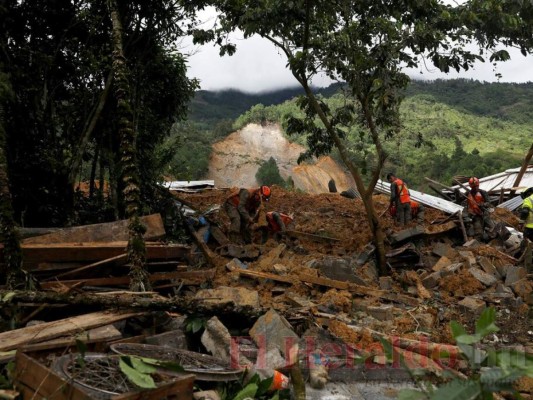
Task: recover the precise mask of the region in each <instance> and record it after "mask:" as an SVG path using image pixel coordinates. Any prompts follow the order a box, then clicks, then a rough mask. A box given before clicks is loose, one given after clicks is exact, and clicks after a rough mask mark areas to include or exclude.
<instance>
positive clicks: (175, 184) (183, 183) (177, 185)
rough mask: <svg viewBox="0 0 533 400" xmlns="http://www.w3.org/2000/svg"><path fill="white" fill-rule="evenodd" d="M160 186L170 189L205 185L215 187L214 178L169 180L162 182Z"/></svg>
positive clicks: (194, 187) (203, 186)
mask: <svg viewBox="0 0 533 400" xmlns="http://www.w3.org/2000/svg"><path fill="white" fill-rule="evenodd" d="M161 185H162V186H164V187H166V188H167V189H170V190H179V189H200V188H205V187H215V181H214V180H206V181H171V182H163V183H162V184H161Z"/></svg>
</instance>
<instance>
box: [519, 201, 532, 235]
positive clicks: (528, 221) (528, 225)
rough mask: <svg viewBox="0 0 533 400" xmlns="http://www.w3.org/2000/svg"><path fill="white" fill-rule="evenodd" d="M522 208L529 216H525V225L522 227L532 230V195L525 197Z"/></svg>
mask: <svg viewBox="0 0 533 400" xmlns="http://www.w3.org/2000/svg"><path fill="white" fill-rule="evenodd" d="M522 208H527V209H529V214H528V215H527V219H526V223H525V224H524V226H525V227H526V228H529V229H533V195H531V196H529V197H527V198H526V199H525V200H524V202H523V203H522Z"/></svg>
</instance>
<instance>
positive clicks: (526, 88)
mask: <svg viewBox="0 0 533 400" xmlns="http://www.w3.org/2000/svg"><path fill="white" fill-rule="evenodd" d="M339 88H340V85H339V84H333V85H331V86H329V87H327V88H321V89H317V91H318V92H319V93H321V94H322V95H324V96H325V97H329V96H331V95H332V94H334V93H335V92H336V91H338V90H339ZM300 94H303V91H302V89H301V88H298V87H295V88H287V89H283V90H277V91H272V92H265V93H257V94H250V93H244V92H240V91H238V90H224V91H218V92H213V91H207V90H200V91H198V92H196V95H195V98H194V100H193V102H192V103H191V111H190V118H191V119H192V120H193V121H195V122H197V123H201V124H202V125H204V124H205V125H208V126H213V125H214V124H216V123H217V122H218V121H220V120H223V119H229V120H234V119H236V118H237V117H238V116H239V115H241V114H242V113H244V112H245V111H247V110H248V109H250V108H251V107H252V106H254V105H256V104H263V105H265V106H269V105H274V104H280V103H282V102H284V101H286V100H289V99H291V98H293V97H295V96H298V95H300ZM421 94H424V95H429V96H432V97H433V99H434V100H435V101H437V102H439V103H443V104H446V105H449V106H451V107H453V108H457V109H459V110H460V111H463V112H467V113H472V114H475V115H481V116H488V117H496V118H501V119H505V120H509V121H514V122H518V123H531V122H533V82H528V83H522V84H518V83H489V82H479V81H475V80H468V79H450V80H442V79H438V80H435V81H418V80H413V81H412V82H411V84H410V85H409V87H408V88H407V91H406V96H407V97H413V96H416V95H421Z"/></svg>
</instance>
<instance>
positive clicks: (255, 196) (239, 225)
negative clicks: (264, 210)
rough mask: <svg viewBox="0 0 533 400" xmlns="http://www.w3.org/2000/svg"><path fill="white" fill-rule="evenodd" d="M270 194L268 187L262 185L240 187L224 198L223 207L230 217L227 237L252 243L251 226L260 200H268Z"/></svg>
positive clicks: (255, 219)
mask: <svg viewBox="0 0 533 400" xmlns="http://www.w3.org/2000/svg"><path fill="white" fill-rule="evenodd" d="M270 195H271V190H270V188H269V187H268V186H264V185H263V186H261V187H258V188H253V189H244V188H241V189H240V190H239V191H238V192H236V193H233V194H232V195H230V196H229V197H228V198H227V199H226V201H225V202H224V205H223V208H224V211H225V212H226V214H228V217H229V219H230V228H229V239H230V240H231V241H232V242H235V243H239V242H241V241H242V242H244V243H245V244H249V243H252V226H253V224H254V222H256V221H257V217H258V211H259V208H260V206H261V204H262V202H263V201H269V200H270Z"/></svg>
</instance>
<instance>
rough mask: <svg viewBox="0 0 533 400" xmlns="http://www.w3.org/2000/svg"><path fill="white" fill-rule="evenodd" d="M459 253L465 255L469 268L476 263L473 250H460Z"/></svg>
mask: <svg viewBox="0 0 533 400" xmlns="http://www.w3.org/2000/svg"><path fill="white" fill-rule="evenodd" d="M459 255H460V256H461V257H463V259H464V260H465V261H466V263H467V266H468V267H469V268H470V267H472V266H474V265H476V257H475V256H474V253H472V252H471V251H460V252H459Z"/></svg>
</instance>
